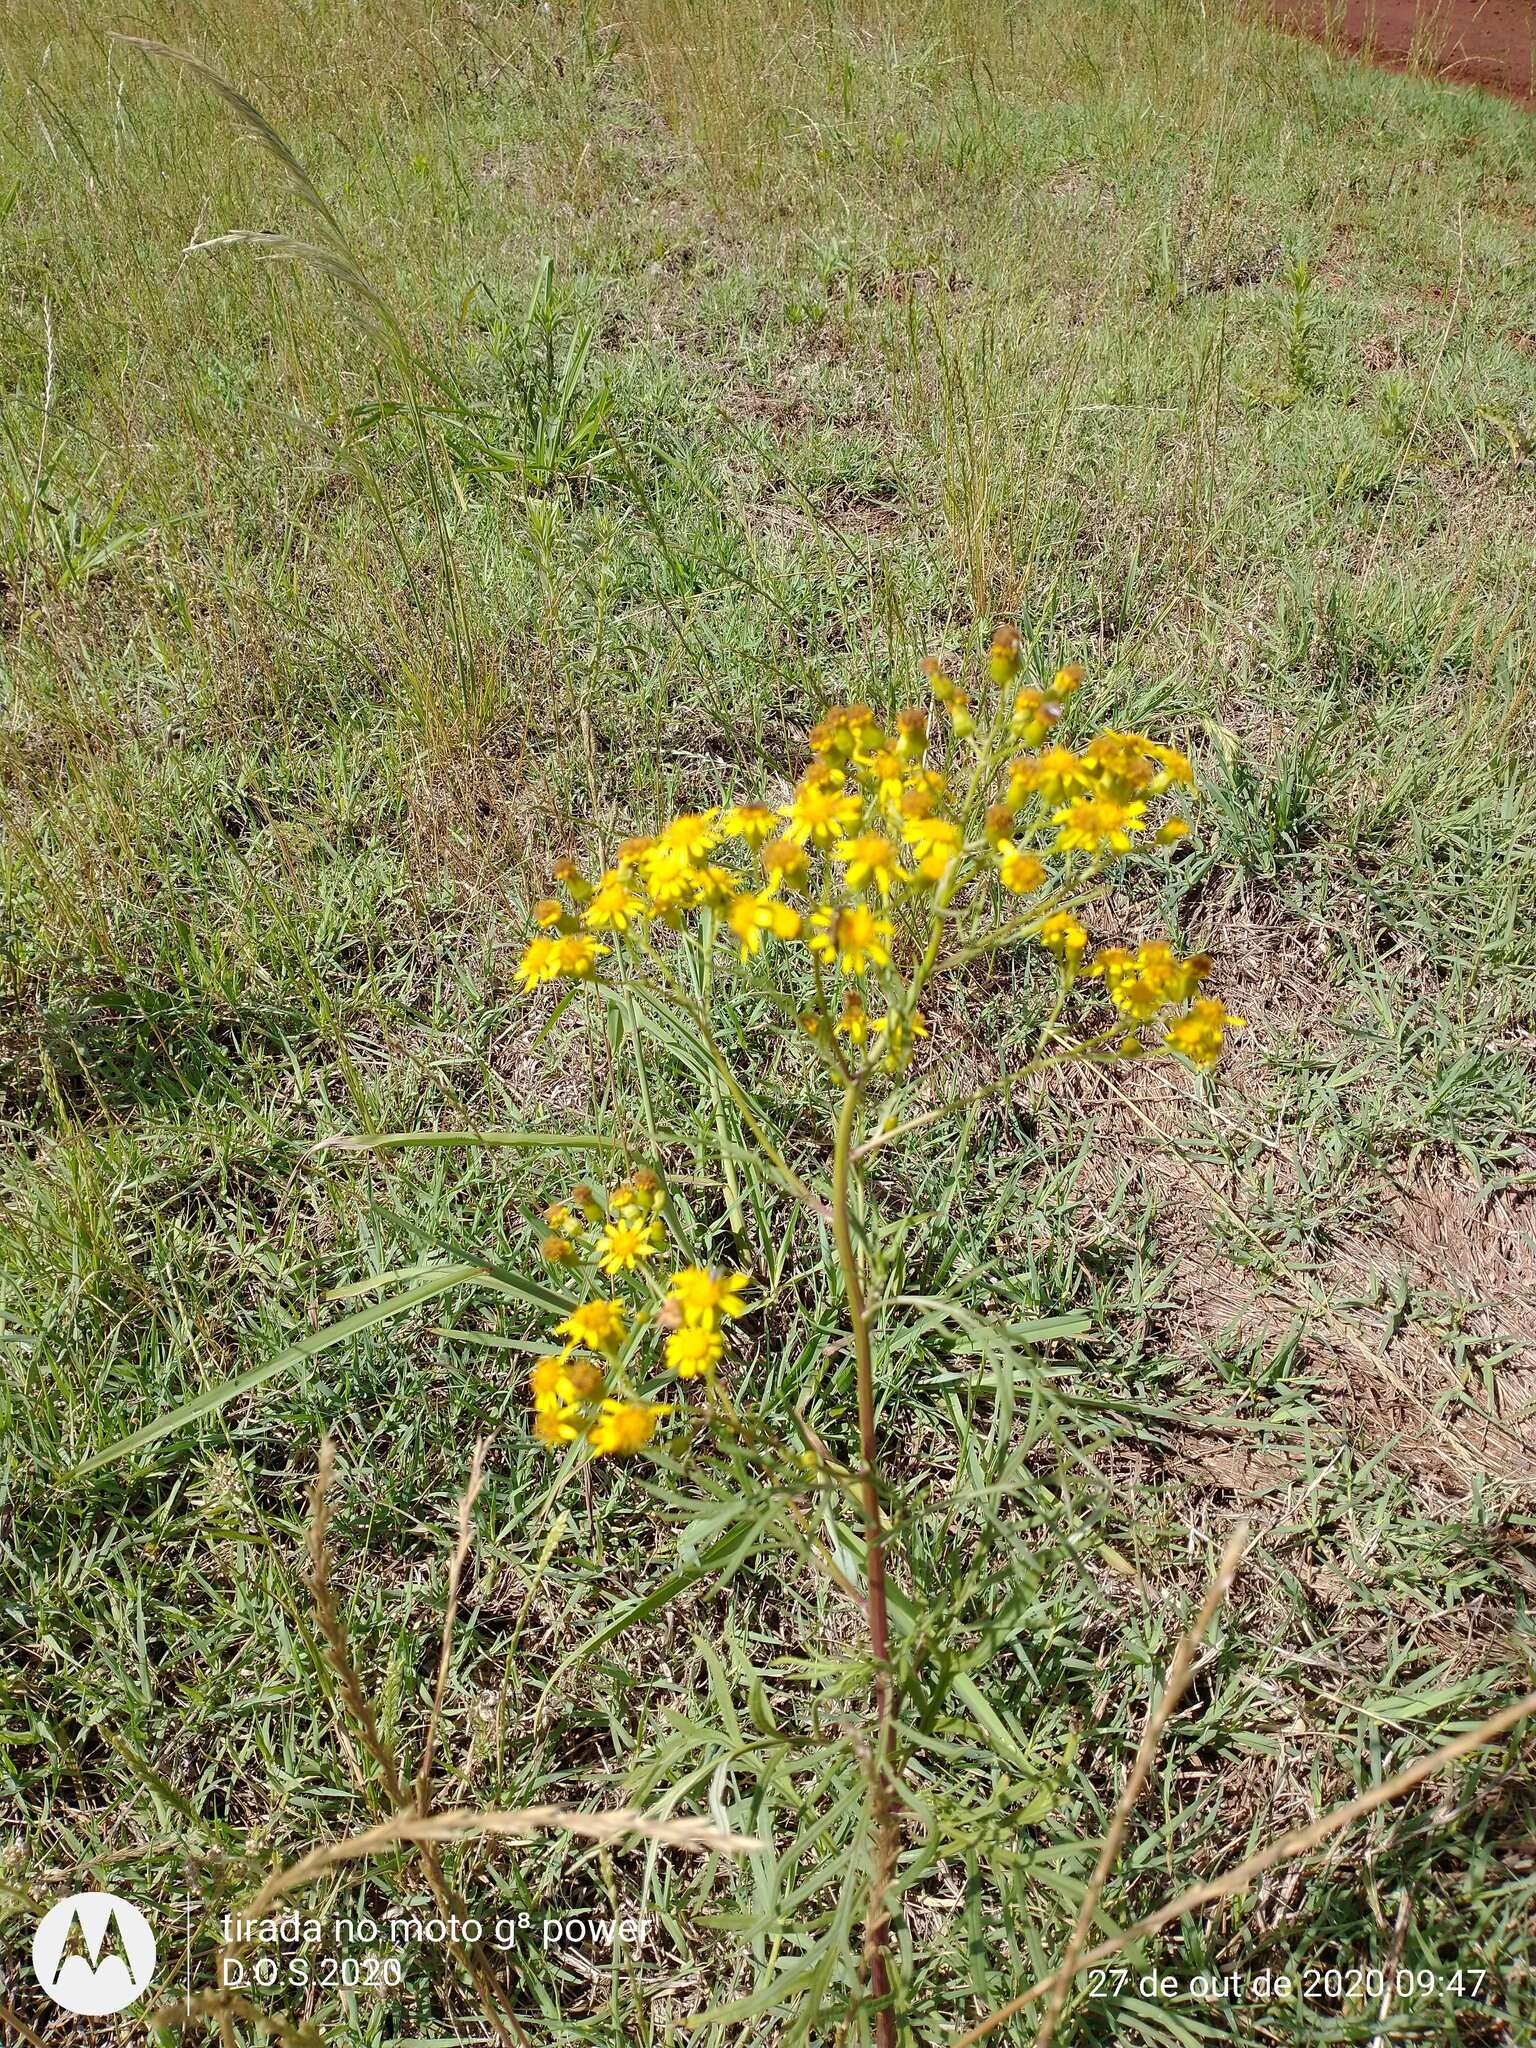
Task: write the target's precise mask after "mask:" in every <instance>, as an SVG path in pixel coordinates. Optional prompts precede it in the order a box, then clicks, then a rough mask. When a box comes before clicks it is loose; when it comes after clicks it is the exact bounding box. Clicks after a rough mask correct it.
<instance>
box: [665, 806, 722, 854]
mask: <svg viewBox="0 0 1536 2048" xmlns="http://www.w3.org/2000/svg"><path fill="white" fill-rule="evenodd" d="M656 844H657V847H658V848H662V847H664V848H665V849H666V850H667V852H668V853H680V854H683V855H684V856H686V858H687V859H689V860H700V859H702V858H703V856H704V855H705V854H706V853H708V852H709V850H710V848H711V847H712V846H718V845H719V844H720V827H719V826H718V824H717V823H716V822H715V813H714V812H713V811H680V812H679V813H678V815H677V816H676V817H675V818H673V819H672V820H671V822H670V823H669V824H667V825H666V826H665V827H664V828H663V830H662V832H661V834H660V836H659V838H658V839H657V842H656Z"/></svg>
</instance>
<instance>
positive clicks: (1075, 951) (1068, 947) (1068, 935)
mask: <svg viewBox="0 0 1536 2048" xmlns="http://www.w3.org/2000/svg"><path fill="white" fill-rule="evenodd" d="M1040 943H1041V945H1042V946H1044V948H1045V950H1046V951H1047V952H1048V953H1054V954H1055V955H1056V958H1057V959H1058V960H1059V961H1060V962H1061V970H1062V972H1063V974H1065V975H1066V976H1067V978H1068V980H1070V979H1071V978H1072V976H1073V975H1074V974H1075V973H1076V972H1077V967H1078V963H1079V961H1080V960H1081V959H1082V957H1083V955H1084V953H1085V952H1086V951H1087V950H1088V934H1087V932H1085V931H1084V930H1083V927H1082V926H1081V925H1080V924H1079V923H1078V921H1077V919H1076V918H1075V917H1073V916H1072V915H1071V914H1070V912H1068V911H1065V910H1058V911H1056V912H1054V913H1053V915H1052V916H1050V917H1048V918H1047V919H1046V920H1045V923H1044V924H1043V925H1041V927H1040Z"/></svg>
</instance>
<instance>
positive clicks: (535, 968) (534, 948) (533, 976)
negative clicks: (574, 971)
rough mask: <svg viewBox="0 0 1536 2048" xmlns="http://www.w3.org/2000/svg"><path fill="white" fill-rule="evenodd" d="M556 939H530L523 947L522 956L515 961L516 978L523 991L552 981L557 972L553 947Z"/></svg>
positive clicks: (557, 942)
mask: <svg viewBox="0 0 1536 2048" xmlns="http://www.w3.org/2000/svg"><path fill="white" fill-rule="evenodd" d="M559 943H560V942H559V940H558V939H549V938H537V939H530V940H529V941H528V944H527V945H526V946H525V947H524V948H523V957H522V959H521V960H519V961H518V963H517V978H518V980H519V981H520V982H521V983H522V984H523V988H524V990H525V991H531V990H533V989H536V988H538V987H539V985H540V984H541V983H542V982H546V981H553V980H554V978H555V976H556V975H557V974H558V973H559V971H560V970H559V968H558V967H557V966H556V965H555V948H556V946H557V945H558V944H559Z"/></svg>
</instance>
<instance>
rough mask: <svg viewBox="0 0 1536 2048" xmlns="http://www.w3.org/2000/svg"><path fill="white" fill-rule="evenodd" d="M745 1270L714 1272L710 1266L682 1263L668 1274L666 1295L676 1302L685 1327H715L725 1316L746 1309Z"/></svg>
mask: <svg viewBox="0 0 1536 2048" xmlns="http://www.w3.org/2000/svg"><path fill="white" fill-rule="evenodd" d="M747 1284H748V1279H747V1275H746V1274H745V1273H729V1272H723V1271H722V1272H716V1271H715V1269H714V1268H713V1267H711V1266H684V1267H683V1268H682V1269H681V1271H680V1272H676V1273H674V1274H673V1275H672V1284H671V1286H670V1288H669V1289H668V1293H669V1297H670V1299H671V1300H673V1301H675V1302H676V1303H677V1310H678V1313H679V1314H680V1315H681V1316H682V1319H683V1324H684V1326H685V1328H687V1329H690V1330H718V1329H719V1327H720V1323H721V1319H722V1318H723V1317H725V1316H731V1317H736V1316H744V1315H745V1314H746V1312H747V1304H746V1299H745V1296H744V1293H743V1290H744V1289H745V1288H746V1286H747Z"/></svg>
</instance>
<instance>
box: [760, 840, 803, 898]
mask: <svg viewBox="0 0 1536 2048" xmlns="http://www.w3.org/2000/svg"><path fill="white" fill-rule="evenodd" d="M759 858H760V859H761V861H762V863H763V874H764V876H765V877H766V879H767V883H768V887H769V888H770V889H773V890H776V889H779V888H785V889H803V888H804V887H805V885H806V883H807V881H808V880H809V879H810V873H811V863H810V858H809V856H808V855H807V853H806V850H805V848H804V847H803V846H801V845H800V844H799V843H798V841H796V840H794V839H770V840H769V842H768V844H767V845H766V846H765V847H764V848H763V850H762V853H761V854H760V855H759Z"/></svg>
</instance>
